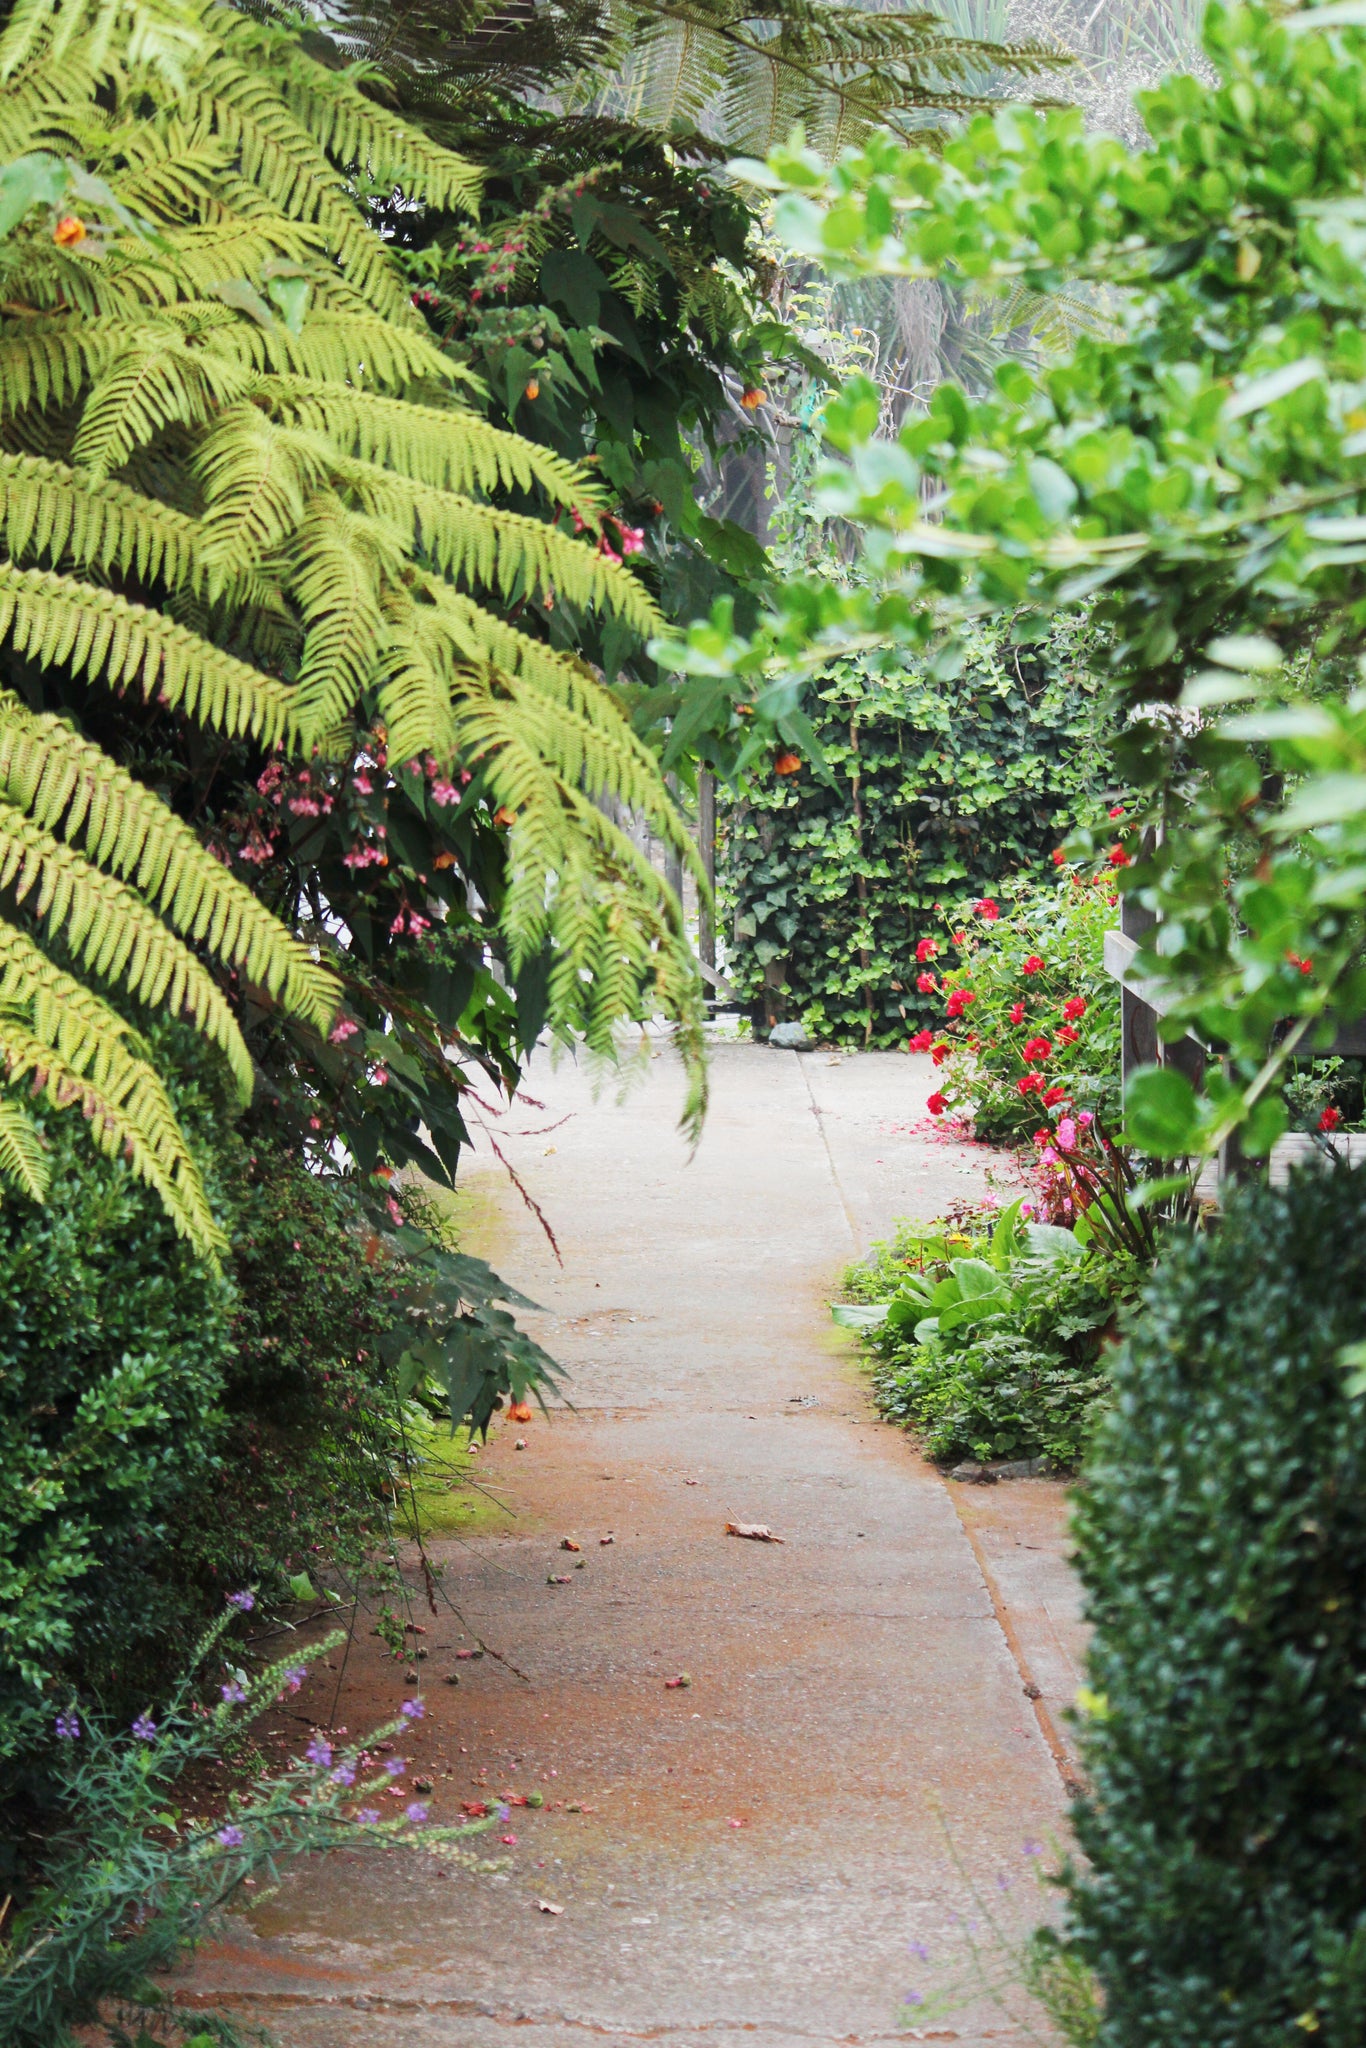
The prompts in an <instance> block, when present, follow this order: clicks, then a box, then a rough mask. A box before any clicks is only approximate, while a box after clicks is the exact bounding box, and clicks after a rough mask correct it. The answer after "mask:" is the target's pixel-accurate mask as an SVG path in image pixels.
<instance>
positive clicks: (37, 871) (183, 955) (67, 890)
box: [0, 799, 252, 1102]
mask: <svg viewBox="0 0 1366 2048" xmlns="http://www.w3.org/2000/svg"><path fill="white" fill-rule="evenodd" d="M0 889H12V890H13V891H14V894H15V898H16V900H17V901H18V902H20V903H26V902H27V901H28V899H29V898H30V897H33V903H32V909H33V913H34V915H35V916H37V917H39V918H42V919H43V920H44V921H45V922H46V923H47V925H48V926H49V928H50V929H51V930H52V931H54V932H60V934H61V936H62V938H63V940H64V942H65V943H66V944H67V945H68V946H69V947H70V948H71V951H72V953H73V954H74V955H75V957H76V958H77V959H78V960H80V962H81V964H82V965H83V966H84V967H87V968H89V970H90V971H91V972H92V973H94V974H98V975H100V976H101V977H102V978H103V979H104V980H106V981H113V982H117V983H119V984H120V985H121V986H122V987H124V988H126V989H127V991H128V993H129V995H131V996H132V997H133V998H134V999H135V1000H136V1001H137V1002H141V1003H146V1004H148V1005H149V1006H152V1007H157V1006H162V1007H165V1008H166V1009H169V1010H170V1011H171V1012H172V1014H174V1015H184V1016H186V1017H189V1018H190V1019H191V1020H192V1022H193V1023H194V1024H195V1025H196V1026H197V1027H198V1029H199V1030H200V1031H202V1032H203V1033H204V1035H205V1037H206V1038H209V1039H211V1040H212V1041H213V1043H214V1044H215V1045H217V1046H218V1047H219V1048H220V1050H221V1051H222V1052H223V1053H224V1055H225V1056H226V1058H227V1061H228V1064H229V1066H230V1067H231V1069H232V1072H233V1075H234V1077H235V1078H236V1081H237V1084H238V1088H239V1090H240V1092H241V1095H242V1100H243V1101H244V1102H245V1101H247V1100H249V1099H250V1096H251V1086H252V1078H251V1059H250V1056H249V1054H248V1052H247V1048H246V1045H245V1043H244V1042H243V1038H242V1034H241V1032H240V1031H239V1029H238V1027H237V1020H236V1018H235V1017H234V1016H233V1014H232V1011H231V1009H230V1008H229V1006H228V1003H227V1001H226V999H225V998H224V996H223V993H222V991H221V990H220V989H219V987H218V985H217V983H216V982H215V981H214V980H213V978H212V977H211V976H210V975H209V973H208V972H207V970H206V969H205V967H204V966H203V964H202V963H201V962H200V961H199V960H198V959H196V957H195V955H194V954H193V953H192V952H191V951H190V950H189V948H188V946H185V945H183V944H182V943H181V941H180V940H179V939H178V938H176V937H175V936H174V934H173V933H172V932H170V931H168V929H167V927H166V926H165V925H164V924H163V923H162V921H161V919H160V918H159V917H158V916H157V915H156V913H155V911H153V910H150V909H149V908H148V906H147V905H146V904H145V903H144V902H143V900H142V898H141V897H140V896H139V895H138V894H137V892H136V891H135V890H133V889H130V888H129V887H128V885H127V884H126V883H125V882H120V881H118V880H117V879H116V878H115V877H114V876H112V875H106V874H104V873H102V871H101V870H100V869H99V868H97V867H95V866H93V865H92V863H91V862H90V861H88V860H86V859H85V858H84V857H83V856H82V855H81V854H79V853H76V852H74V851H73V849H72V848H71V847H69V846H65V845H63V844H62V842H61V841H60V840H59V839H57V838H55V837H54V836H53V834H52V833H50V832H47V831H44V830H43V828H42V827H41V826H40V825H37V824H35V823H34V821H33V819H32V818H30V817H28V816H26V815H25V813H24V812H23V811H21V810H19V809H18V807H17V806H16V805H14V804H10V803H6V802H5V801H4V800H3V799H0Z"/></svg>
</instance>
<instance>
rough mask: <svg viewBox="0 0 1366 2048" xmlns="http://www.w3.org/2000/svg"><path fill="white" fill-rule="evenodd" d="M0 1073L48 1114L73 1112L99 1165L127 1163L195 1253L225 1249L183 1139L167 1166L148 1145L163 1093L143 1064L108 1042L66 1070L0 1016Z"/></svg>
mask: <svg viewBox="0 0 1366 2048" xmlns="http://www.w3.org/2000/svg"><path fill="white" fill-rule="evenodd" d="M0 1065H2V1066H3V1068H4V1073H5V1079H6V1080H7V1081H8V1083H9V1085H10V1086H11V1087H17V1086H18V1084H19V1083H20V1082H22V1081H26V1080H27V1081H28V1082H29V1085H30V1091H31V1093H33V1094H34V1095H45V1096H46V1097H47V1100H48V1101H49V1102H50V1103H51V1104H52V1105H53V1107H54V1108H55V1109H72V1108H76V1109H79V1110H80V1112H81V1115H82V1116H83V1117H84V1118H85V1122H86V1128H87V1129H88V1131H89V1133H90V1136H91V1138H92V1139H93V1141H94V1143H95V1145H96V1146H97V1147H98V1149H99V1150H100V1151H101V1152H103V1153H104V1155H105V1157H106V1158H109V1159H120V1158H121V1159H124V1160H126V1161H127V1163H128V1165H129V1166H130V1167H131V1169H132V1171H133V1172H134V1173H135V1174H136V1175H137V1177H138V1179H139V1180H143V1181H145V1182H146V1183H147V1185H148V1186H149V1187H150V1188H152V1189H153V1190H154V1191H155V1192H156V1194H157V1195H158V1196H159V1197H160V1199H161V1203H162V1206H163V1207H164V1208H165V1210H166V1213H167V1214H168V1215H169V1217H170V1218H171V1221H172V1223H173V1224H174V1225H175V1227H176V1229H177V1230H178V1231H179V1233H180V1235H181V1236H182V1237H184V1238H187V1239H188V1240H189V1242H190V1243H191V1244H192V1245H193V1246H194V1247H195V1249H196V1250H197V1251H200V1252H202V1253H204V1254H206V1255H207V1256H209V1257H213V1256H215V1255H216V1254H217V1253H218V1252H220V1251H222V1250H223V1249H224V1248H225V1246H226V1239H225V1238H224V1236H223V1233H222V1231H221V1230H220V1228H219V1226H218V1224H217V1223H216V1222H215V1221H214V1216H213V1212H212V1210H211V1209H210V1207H209V1201H208V1196H207V1195H206V1193H205V1191H204V1184H203V1181H202V1180H201V1179H200V1175H199V1169H198V1167H197V1166H196V1165H195V1163H194V1160H193V1158H192V1157H191V1156H190V1153H189V1151H188V1149H187V1148H186V1147H185V1144H184V1141H183V1139H181V1141H180V1144H179V1146H178V1148H177V1150H176V1152H175V1154H174V1156H172V1157H170V1158H168V1157H167V1156H166V1155H165V1153H164V1152H159V1151H157V1150H156V1149H154V1148H153V1146H152V1145H151V1144H149V1143H148V1140H147V1138H146V1135H145V1131H144V1126H145V1123H146V1120H147V1116H148V1114H149V1111H150V1110H151V1108H152V1106H153V1104H154V1103H155V1100H156V1097H157V1095H158V1094H162V1095H164V1091H163V1090H162V1089H161V1084H160V1082H159V1081H158V1080H157V1077H156V1074H155V1073H154V1071H153V1070H152V1068H151V1067H150V1066H149V1065H148V1063H147V1062H146V1061H145V1060H139V1059H132V1058H129V1057H128V1056H127V1055H123V1056H121V1048H120V1047H119V1046H118V1042H117V1041H113V1043H112V1044H111V1045H104V1044H102V1045H101V1046H100V1048H99V1049H98V1050H97V1051H96V1052H95V1053H94V1054H93V1056H92V1057H91V1058H90V1059H89V1061H88V1062H87V1063H86V1064H84V1065H71V1064H69V1063H68V1062H67V1061H66V1060H65V1059H64V1058H63V1057H62V1055H61V1053H60V1052H59V1051H58V1049H57V1048H56V1047H55V1046H53V1045H51V1044H49V1043H48V1042H47V1040H46V1039H44V1038H43V1037H41V1036H40V1035H39V1034H38V1033H36V1032H34V1031H33V1030H31V1029H30V1028H29V1027H28V1026H27V1025H26V1024H25V1022H24V1021H23V1019H22V1018H21V1017H18V1016H16V1015H14V1014H13V1013H12V1012H11V1011H9V1010H7V1009H5V1008H0ZM177 1136H179V1131H178V1128H177Z"/></svg>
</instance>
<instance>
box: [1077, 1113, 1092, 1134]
mask: <svg viewBox="0 0 1366 2048" xmlns="http://www.w3.org/2000/svg"><path fill="white" fill-rule="evenodd" d="M1091 1121H1092V1117H1091V1112H1090V1110H1089V1109H1083V1110H1082V1111H1080V1112H1079V1114H1078V1116H1077V1122H1078V1123H1079V1124H1080V1125H1081V1127H1082V1129H1083V1130H1085V1128H1086V1126H1087V1124H1089V1123H1090V1122H1091Z"/></svg>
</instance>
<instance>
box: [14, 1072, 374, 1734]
mask: <svg viewBox="0 0 1366 2048" xmlns="http://www.w3.org/2000/svg"><path fill="white" fill-rule="evenodd" d="M177 1099H178V1102H179V1105H180V1108H181V1113H182V1115H183V1116H185V1118H186V1120H187V1122H188V1123H189V1124H190V1126H191V1127H192V1128H193V1129H194V1130H195V1132H196V1136H197V1139H198V1142H199V1146H200V1152H201V1157H202V1158H203V1160H204V1164H205V1170H206V1177H207V1178H208V1181H209V1184H210V1187H211V1191H212V1194H213V1198H214V1201H215V1205H216V1208H217V1210H218V1213H219V1214H220V1215H221V1216H222V1217H223V1218H224V1220H225V1222H226V1224H227V1227H228V1231H229V1236H230V1251H229V1255H228V1257H227V1259H226V1260H225V1262H224V1270H223V1272H222V1273H214V1272H213V1271H212V1270H211V1269H210V1268H209V1267H208V1266H206V1265H205V1264H204V1263H203V1262H202V1261H201V1260H200V1259H198V1258H197V1257H196V1256H195V1255H194V1254H192V1253H191V1252H190V1251H189V1250H188V1249H187V1248H186V1246H185V1245H184V1243H183V1242H182V1241H181V1240H180V1239H179V1238H177V1237H176V1235H175V1233H174V1230H173V1229H172V1227H171V1224H170V1222H169V1221H168V1219H167V1218H166V1216H165V1214H164V1212H163V1211H162V1209H161V1207H160V1205H159V1204H158V1202H157V1201H156V1200H155V1198H154V1197H152V1196H151V1195H149V1194H148V1192H147V1190H146V1189H145V1188H143V1187H142V1186H141V1184H140V1183H138V1182H137V1181H136V1180H134V1179H133V1177H132V1175H131V1174H130V1173H129V1172H128V1171H127V1169H126V1168H125V1167H124V1166H123V1165H121V1164H119V1163H113V1164H111V1163H110V1162H108V1161H106V1160H104V1159H102V1158H99V1157H98V1156H96V1155H95V1154H94V1153H93V1152H92V1150H91V1148H90V1147H89V1146H88V1145H86V1144H83V1143H82V1142H81V1139H80V1135H79V1133H78V1132H76V1131H75V1130H74V1129H73V1127H72V1120H71V1119H70V1118H64V1117H61V1116H57V1115H52V1114H48V1115H47V1116H46V1121H45V1128H46V1132H47V1136H48V1140H49V1142H50V1144H51V1145H52V1147H53V1148H54V1150H55V1151H56V1152H57V1153H58V1155H59V1158H58V1161H57V1165H58V1170H57V1171H55V1172H54V1174H53V1177H52V1192H51V1199H50V1200H49V1201H48V1202H47V1203H46V1204H44V1205H43V1206H41V1207H39V1206H35V1205H34V1204H32V1203H30V1202H28V1201H26V1200H24V1199H23V1198H22V1197H18V1196H13V1195H6V1197H5V1199H4V1200H3V1202H0V1757H3V1756H10V1757H13V1756H15V1755H16V1754H17V1753H19V1752H22V1751H25V1750H27V1749H29V1748H30V1747H32V1746H33V1745H34V1744H35V1743H38V1742H40V1741H42V1740H43V1739H44V1737H45V1731H46V1733H49V1734H50V1724H51V1716H52V1701H53V1700H54V1698H60V1697H62V1696H64V1695H63V1689H64V1688H71V1689H74V1690H75V1691H77V1692H79V1693H80V1694H81V1695H82V1696H90V1695H94V1696H97V1697H100V1698H102V1699H103V1700H105V1701H106V1702H107V1703H108V1705H109V1706H110V1707H111V1709H113V1710H121V1709H122V1708H123V1707H125V1706H130V1707H132V1706H136V1704H137V1702H138V1701H139V1700H141V1699H142V1698H145V1697H146V1696H148V1695H149V1694H150V1693H151V1692H154V1691H155V1690H156V1689H157V1687H158V1686H159V1685H160V1684H161V1683H162V1681H163V1679H164V1677H165V1675H166V1672H167V1670H168V1669H169V1668H172V1667H174V1666H175V1665H176V1664H177V1663H178V1662H179V1661H180V1660H181V1659H182V1658H183V1657H184V1655H185V1654H186V1651H187V1648H188V1645H189V1643H190V1642H191V1641H192V1639H193V1638H194V1637H195V1636H196V1635H197V1634H198V1633H199V1631H200V1630H201V1628H202V1627H203V1625H204V1622H205V1620H206V1618H207V1617H208V1616H209V1615H211V1614H213V1613H215V1612H216V1611H217V1609H218V1608H219V1606H220V1605H221V1602H222V1597H223V1593H224V1591H225V1590H227V1589H228V1588H231V1587H234V1586H241V1585H244V1584H255V1585H257V1586H258V1587H260V1588H261V1589H262V1592H263V1595H264V1596H265V1597H267V1598H270V1597H272V1596H274V1597H277V1598H285V1599H287V1598H288V1596H289V1595H288V1579H289V1576H290V1575H291V1574H292V1573H296V1572H298V1571H300V1570H301V1569H303V1568H304V1567H306V1565H307V1564H308V1563H309V1562H310V1561H313V1562H316V1561H317V1557H318V1554H319V1553H321V1554H322V1555H323V1556H325V1557H326V1558H327V1559H328V1561H329V1562H334V1563H335V1562H340V1563H341V1564H342V1565H343V1567H351V1568H355V1567H357V1566H358V1565H359V1563H360V1561H361V1560H362V1558H363V1557H364V1555H365V1554H366V1552H367V1550H368V1549H369V1548H370V1546H371V1544H372V1542H373V1539H374V1537H375V1535H376V1534H377V1532H378V1531H379V1529H380V1528H381V1527H382V1525H383V1521H384V1508H383V1490H384V1486H385V1483H386V1481H387V1480H388V1478H389V1476H390V1474H391V1472H392V1470H393V1466H394V1463H395V1462H396V1460H397V1458H398V1456H399V1453H400V1449H401V1444H400V1436H399V1429H398V1424H397V1418H396V1414H395V1408H394V1401H393V1396H392V1392H391V1375H390V1374H389V1373H388V1371H387V1370H386V1369H385V1368H383V1367H382V1365H381V1361H380V1358H379V1352H378V1337H379V1335H380V1333H381V1332H382V1331H383V1330H385V1329H386V1328H388V1327H389V1325H390V1324H391V1323H392V1322H393V1320H394V1310H393V1295H394V1291H395V1289H396V1287H397V1285H398V1284H399V1276H401V1275H402V1274H403V1269H402V1267H401V1266H398V1265H396V1263H395V1261H394V1260H393V1259H392V1258H391V1257H388V1256H383V1257H378V1258H371V1257H369V1256H367V1254H368V1252H370V1251H373V1249H374V1238H373V1232H372V1230H371V1228H370V1226H369V1225H368V1224H366V1222H365V1220H364V1215H363V1210H362V1206H361V1203H360V1199H359V1196H358V1194H357V1191H356V1189H355V1187H354V1185H353V1184H352V1183H349V1182H347V1181H338V1180H335V1179H323V1178H320V1177H319V1176H318V1175H316V1174H314V1173H312V1172H310V1171H309V1169H308V1166H307V1164H306V1162H305V1161H304V1159H303V1158H302V1156H301V1155H300V1154H299V1152H298V1151H297V1150H295V1149H292V1148H290V1147H289V1146H287V1145H282V1144H280V1143H278V1142H276V1141H275V1140H274V1139H273V1138H272V1137H271V1136H269V1135H268V1134H267V1133H266V1132H265V1131H263V1130H260V1129H253V1127H252V1125H251V1124H250V1123H248V1124H247V1125H246V1126H244V1127H243V1128H240V1129H239V1128H237V1127H235V1126H232V1125H230V1124H228V1123H226V1122H225V1121H223V1119H222V1117H221V1115H220V1114H219V1111H218V1106H217V1105H216V1104H215V1103H214V1102H213V1101H212V1100H211V1098H210V1097H209V1096H208V1095H207V1094H206V1093H205V1092H203V1091H202V1090H201V1089H200V1088H199V1085H198V1083H197V1082H196V1080H195V1079H194V1077H193V1075H191V1076H188V1077H187V1076H186V1075H184V1074H183V1073H182V1075H181V1077H180V1079H179V1081H178V1083H177Z"/></svg>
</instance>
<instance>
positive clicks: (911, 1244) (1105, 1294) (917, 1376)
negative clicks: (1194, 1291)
mask: <svg viewBox="0 0 1366 2048" xmlns="http://www.w3.org/2000/svg"><path fill="white" fill-rule="evenodd" d="M1028 1212H1029V1205H1028V1203H1027V1202H1026V1200H1025V1199H1024V1198H1023V1197H1022V1198H1020V1199H1019V1200H1017V1201H1015V1202H1012V1203H1011V1204H1010V1205H1009V1206H1008V1207H1007V1208H1005V1209H1003V1210H1001V1211H1000V1213H999V1214H997V1215H994V1216H993V1215H991V1214H990V1213H967V1214H965V1215H964V1216H962V1217H961V1218H958V1219H955V1222H956V1224H957V1227H953V1226H951V1225H934V1224H932V1225H930V1226H928V1227H924V1226H919V1225H909V1224H906V1225H903V1226H902V1227H901V1229H900V1230H899V1231H898V1233H897V1235H896V1236H895V1237H894V1238H893V1239H891V1240H890V1241H889V1242H888V1243H887V1244H885V1245H881V1246H877V1247H875V1248H874V1252H873V1254H872V1255H871V1256H870V1258H869V1259H868V1260H867V1261H866V1262H864V1263H863V1264H861V1265H858V1266H853V1267H851V1268H850V1269H849V1271H848V1272H847V1273H846V1275H845V1292H846V1294H848V1295H850V1296H852V1297H853V1299H852V1300H851V1301H849V1302H847V1303H845V1304H844V1305H837V1306H836V1308H835V1310H834V1315H835V1319H836V1321H837V1322H840V1323H842V1324H843V1325H844V1326H845V1327H847V1328H854V1329H859V1330H861V1331H863V1332H865V1333H866V1334H865V1343H866V1346H867V1350H868V1354H869V1357H870V1360H871V1362H872V1365H873V1392H874V1396H875V1399H876V1401H877V1404H878V1407H879V1408H880V1409H881V1411H882V1413H883V1414H884V1415H886V1416H887V1417H888V1418H889V1419H890V1420H892V1421H896V1422H900V1423H903V1424H904V1425H905V1426H907V1427H908V1428H911V1429H913V1430H914V1431H915V1433H916V1435H917V1436H918V1438H919V1439H920V1441H921V1443H922V1444H923V1447H924V1450H925V1454H926V1456H927V1457H929V1458H933V1459H937V1460H939V1461H941V1462H947V1461H956V1460H958V1459H961V1458H967V1459H975V1460H978V1461H981V1462H988V1461H991V1460H994V1459H1003V1460H1006V1461H1014V1460H1019V1459H1035V1458H1039V1459H1046V1460H1047V1461H1048V1462H1049V1463H1050V1464H1053V1465H1056V1466H1059V1467H1063V1468H1071V1467H1074V1466H1076V1465H1077V1464H1078V1463H1079V1462H1080V1460H1081V1457H1082V1454H1083V1451H1084V1449H1085V1446H1086V1443H1087V1440H1088V1438H1089V1435H1090V1433H1091V1430H1092V1428H1093V1427H1094V1424H1095V1421H1096V1418H1097V1416H1098V1414H1099V1412H1100V1410H1101V1408H1102V1407H1103V1405H1104V1403H1105V1401H1106V1399H1107V1397H1108V1393H1109V1379H1108V1372H1107V1358H1108V1348H1109V1343H1110V1341H1111V1340H1112V1339H1113V1337H1114V1335H1115V1330H1116V1323H1117V1316H1118V1313H1119V1309H1120V1306H1121V1305H1122V1304H1123V1303H1124V1302H1125V1301H1126V1300H1128V1299H1130V1298H1131V1297H1132V1295H1133V1293H1134V1292H1135V1290H1136V1288H1137V1285H1138V1282H1139V1278H1140V1276H1141V1274H1142V1271H1143V1268H1142V1267H1141V1266H1140V1265H1139V1264H1138V1263H1137V1261H1134V1260H1130V1259H1127V1258H1122V1257H1119V1258H1117V1257H1114V1256H1111V1255H1110V1254H1109V1253H1108V1252H1107V1251H1105V1250H1104V1249H1102V1248H1101V1247H1100V1246H1098V1245H1096V1244H1095V1243H1094V1241H1092V1242H1091V1243H1089V1244H1088V1242H1087V1239H1086V1236H1085V1234H1084V1233H1083V1234H1082V1235H1081V1236H1078V1234H1077V1233H1076V1232H1075V1231H1073V1230H1070V1229H1068V1228H1066V1227H1065V1226H1063V1225H1061V1224H1050V1223H1043V1222H1038V1221H1034V1220H1032V1219H1031V1216H1030V1214H1029V1213H1028Z"/></svg>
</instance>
